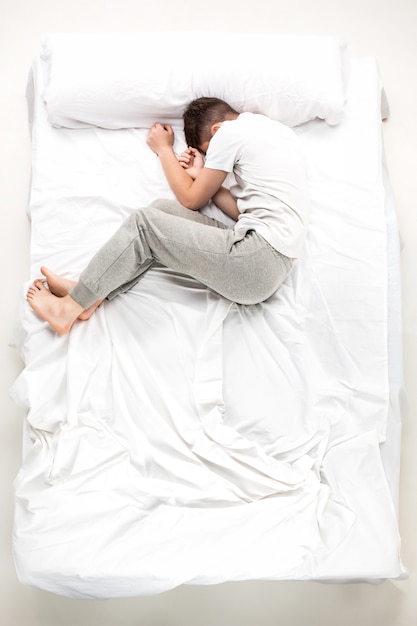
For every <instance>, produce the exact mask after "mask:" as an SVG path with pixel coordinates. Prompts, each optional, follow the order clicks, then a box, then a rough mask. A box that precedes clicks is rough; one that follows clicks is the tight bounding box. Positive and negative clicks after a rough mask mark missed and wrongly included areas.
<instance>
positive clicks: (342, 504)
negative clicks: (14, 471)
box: [13, 58, 404, 597]
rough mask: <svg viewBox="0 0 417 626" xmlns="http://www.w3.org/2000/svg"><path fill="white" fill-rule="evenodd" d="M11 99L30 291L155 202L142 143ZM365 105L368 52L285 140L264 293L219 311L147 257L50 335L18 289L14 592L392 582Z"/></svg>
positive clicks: (390, 481) (385, 297)
mask: <svg viewBox="0 0 417 626" xmlns="http://www.w3.org/2000/svg"><path fill="white" fill-rule="evenodd" d="M33 86H34V95H33V127H32V133H33V135H32V139H33V174H32V185H31V198H30V206H29V215H30V218H31V222H32V242H31V264H32V279H33V278H35V277H37V276H39V267H40V265H42V264H45V265H47V266H49V267H51V268H52V269H53V270H54V271H57V272H58V273H64V274H65V275H66V276H67V277H70V278H75V277H76V276H77V274H78V273H79V272H80V271H81V269H82V267H83V266H84V265H85V263H86V262H87V261H88V259H89V258H90V256H91V255H92V254H93V252H94V251H95V250H96V249H97V248H98V247H99V245H100V244H101V243H102V242H104V241H105V240H106V239H107V238H108V236H109V235H110V234H111V233H112V232H113V231H114V230H115V228H116V227H117V226H118V224H119V223H120V222H121V220H122V219H123V218H124V217H125V216H126V215H128V214H129V213H130V212H131V211H133V210H134V209H135V208H136V207H137V206H141V205H147V204H148V203H149V202H150V201H152V200H153V199H154V198H155V197H172V194H171V192H170V190H169V189H168V187H167V186H166V183H165V182H164V178H163V174H162V170H161V167H160V163H159V161H158V160H157V158H156V157H155V155H154V154H153V153H152V152H151V151H150V150H149V148H148V147H147V146H146V144H145V137H146V134H147V131H146V130H140V129H125V130H118V131H109V130H103V129H99V128H89V129H83V130H65V129H56V128H52V127H51V126H50V125H49V123H48V122H47V120H46V112H45V107H44V103H43V101H42V99H41V97H40V94H41V91H42V75H41V73H40V68H39V66H38V65H36V64H35V65H34V80H33ZM380 104H381V86H380V80H379V76H378V71H377V68H376V63H375V61H374V60H373V59H370V58H369V59H368V58H362V59H352V69H351V80H350V87H349V101H348V104H347V107H346V113H345V118H344V121H343V122H342V123H341V124H340V125H338V126H334V127H330V126H329V125H327V124H326V123H325V122H319V121H313V122H310V123H308V124H304V125H302V126H299V127H298V128H296V132H297V134H298V135H299V136H300V138H301V140H302V141H303V144H304V146H305V151H306V155H307V158H308V162H309V168H310V190H311V198H312V222H311V228H310V233H309V238H308V243H307V246H306V250H305V253H304V255H303V257H302V258H301V259H300V260H299V261H298V262H297V265H296V267H295V270H294V272H293V273H292V275H291V276H290V278H289V279H288V280H287V281H286V283H285V285H284V286H283V288H282V289H281V290H280V291H279V292H278V293H277V294H276V295H275V296H274V297H272V298H271V299H270V300H268V301H267V302H265V303H263V304H259V305H256V306H239V305H236V304H233V303H231V302H229V301H227V300H224V299H222V298H220V297H219V296H217V295H216V294H214V293H212V292H210V291H209V290H207V289H206V288H204V287H203V286H202V285H200V284H199V283H197V282H196V281H194V280H192V279H190V278H188V277H186V276H182V275H178V274H175V273H173V272H171V271H170V270H168V269H166V268H163V267H161V266H155V267H153V268H152V269H151V270H150V271H149V272H148V273H147V274H146V275H145V276H144V277H143V279H142V280H141V281H140V282H139V283H138V285H137V286H136V287H135V288H134V289H133V290H132V291H130V292H128V293H127V294H124V295H123V296H120V297H119V298H117V299H116V300H114V301H112V302H111V303H107V302H106V303H104V304H103V305H102V306H101V307H100V308H99V310H98V311H97V313H96V314H95V316H94V317H93V318H92V319H91V320H90V321H89V322H80V323H77V324H76V326H75V327H74V328H73V330H72V331H71V333H70V334H69V335H68V336H63V337H59V336H57V335H55V334H54V333H53V331H51V330H50V329H49V328H48V327H47V325H46V324H44V323H42V322H41V321H40V320H39V319H38V318H37V317H36V315H35V314H34V313H33V312H32V311H31V310H30V308H29V307H28V306H27V305H26V303H25V302H24V298H23V294H24V291H25V289H26V287H27V285H25V286H24V288H23V289H22V302H21V305H20V309H19V323H18V326H17V329H16V346H17V347H18V349H19V350H20V352H21V354H22V355H23V357H24V360H25V369H24V371H23V372H22V374H21V376H20V377H19V379H18V380H17V381H16V384H15V386H14V389H13V395H14V397H15V399H16V401H17V402H19V403H20V404H22V405H23V406H25V407H26V408H27V410H28V415H27V427H26V429H25V432H26V437H25V445H24V459H23V463H22V468H21V470H20V472H19V475H18V477H17V480H16V517H15V529H14V554H15V560H16V567H17V572H18V575H19V577H20V579H21V580H22V582H24V583H25V584H29V585H34V586H37V587H40V588H43V589H46V590H48V591H52V592H55V593H59V594H64V595H69V596H75V597H110V596H111V597H115V596H129V595H141V594H150V593H158V592H161V591H165V590H167V589H170V588H173V587H175V586H177V585H180V584H182V583H190V584H213V583H219V582H223V581H230V580H244V579H291V580H302V579H317V580H335V581H338V580H363V579H366V580H373V579H381V578H386V577H391V578H397V577H400V576H402V575H403V574H404V568H403V566H402V563H401V560H400V556H399V546H400V539H399V534H398V528H397V520H396V510H395V509H396V506H395V501H396V476H397V471H398V432H399V419H400V418H399V411H398V406H397V405H398V397H397V396H398V391H399V386H400V383H398V385H397V382H398V381H400V378H401V376H400V373H399V370H398V367H399V362H398V359H397V361H396V362H395V363H394V364H393V358H394V357H392V355H393V354H394V353H393V352H392V351H390V349H389V345H390V343H392V342H393V341H394V340H395V338H396V336H397V334H398V332H399V331H398V325H397V322H398V310H397V309H398V306H397V305H396V300H395V297H397V296H398V270H397V261H396V259H397V255H398V247H397V233H396V230H395V213H394V212H393V209H392V207H391V206H390V205H389V203H388V200H387V199H388V191H387V189H388V188H387V186H386V185H384V168H383V153H382V140H381V106H380ZM183 146H184V144H183V138H182V136H181V133H179V132H178V133H177V143H176V149H177V151H178V152H180V151H181V150H182V148H183ZM205 210H206V211H207V212H208V213H209V214H213V215H215V214H216V210H215V208H214V207H210V206H209V207H207V208H206V209H205ZM387 211H388V215H389V220H388V221H387ZM216 215H217V214H216ZM387 223H390V224H391V227H390V229H387ZM390 232H391V235H390V236H388V235H389V233H390ZM388 243H389V247H388ZM390 285H391V286H392V289H391V287H390V289H391V290H390V291H389V286H390ZM389 294H394V296H392V297H393V298H394V301H393V303H391V304H389V303H390V297H391V296H389ZM390 311H391V313H392V316H391V318H389V312H390ZM390 329H391V331H390ZM389 331H390V332H389ZM394 343H395V341H394ZM381 450H382V454H381Z"/></svg>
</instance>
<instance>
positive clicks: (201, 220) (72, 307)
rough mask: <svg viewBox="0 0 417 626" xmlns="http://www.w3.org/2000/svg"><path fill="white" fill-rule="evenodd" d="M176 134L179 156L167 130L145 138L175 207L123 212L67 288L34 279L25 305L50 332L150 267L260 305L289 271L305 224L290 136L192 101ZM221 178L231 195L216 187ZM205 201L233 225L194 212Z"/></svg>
mask: <svg viewBox="0 0 417 626" xmlns="http://www.w3.org/2000/svg"><path fill="white" fill-rule="evenodd" d="M184 131H185V137H186V141H187V144H188V145H189V146H190V147H189V148H188V150H187V151H185V152H184V153H183V154H182V155H181V157H180V158H179V159H178V158H177V157H176V155H175V153H174V150H173V144H174V133H173V130H172V128H171V126H168V125H165V126H164V125H162V124H160V123H158V122H157V123H156V124H154V126H153V127H152V128H151V129H150V131H149V135H148V139H147V143H148V145H149V147H150V148H151V149H152V150H153V151H154V152H155V153H156V154H157V155H158V156H159V159H160V161H161V164H162V167H163V170H164V173H165V175H166V177H167V180H168V182H169V185H170V187H171V189H172V190H173V192H174V194H175V196H176V198H177V200H178V202H175V201H172V200H158V201H156V202H154V203H153V204H151V205H150V206H149V207H147V208H144V209H139V210H137V211H136V212H135V213H134V214H132V215H131V216H130V217H129V218H128V219H127V220H126V221H125V222H124V223H123V224H122V226H121V227H120V228H119V229H118V230H117V231H116V233H115V234H114V235H113V237H112V238H111V239H110V240H109V241H108V242H107V243H106V244H105V245H104V246H103V247H102V248H101V249H100V250H99V251H98V252H97V253H96V254H95V256H94V257H93V258H92V259H91V261H90V263H89V264H88V266H87V268H86V269H85V270H84V271H83V272H82V274H81V276H80V278H79V281H78V282H77V283H76V284H75V283H74V284H73V283H72V282H71V281H67V280H65V279H62V278H61V277H59V276H57V275H55V274H53V273H52V272H50V271H49V270H47V269H45V268H42V270H41V271H42V273H43V274H44V275H45V276H46V279H47V282H48V286H49V289H46V288H45V286H44V284H43V282H42V281H41V280H37V281H35V282H34V284H33V285H32V286H31V287H30V288H29V291H28V294H27V300H28V302H29V304H30V305H31V307H32V308H33V310H34V311H35V312H36V313H37V314H38V315H39V316H40V317H41V318H42V319H44V320H46V321H47V322H48V323H49V324H50V325H51V326H52V327H53V328H54V329H55V330H56V331H57V332H58V333H60V334H63V333H66V332H68V331H69V330H70V328H71V326H72V324H73V323H74V322H75V320H76V319H77V318H80V319H88V318H89V317H90V316H91V314H92V313H93V312H94V310H95V309H96V308H97V306H98V305H99V304H100V303H101V302H102V301H103V300H104V299H105V298H108V299H111V298H113V297H114V296H116V295H117V294H119V293H121V292H123V291H126V290H127V289H129V288H130V287H132V286H133V285H134V284H135V283H136V282H137V281H138V280H139V277H140V275H141V274H142V273H143V272H144V271H146V270H147V269H148V268H149V267H150V266H151V265H152V263H153V262H154V261H158V262H159V263H161V264H163V265H165V266H167V267H169V268H171V269H173V270H175V271H178V272H180V273H183V274H188V275H190V276H192V277H193V278H195V279H197V280H199V281H200V282H202V283H203V284H205V285H206V286H207V287H209V288H210V289H213V290H214V291H216V292H218V293H219V294H221V295H222V296H224V297H225V298H228V299H230V300H232V301H234V302H237V303H240V304H255V303H259V302H262V301H264V300H266V299H267V298H268V297H270V296H271V295H272V294H273V293H274V292H275V291H276V290H277V289H278V288H279V286H280V285H281V284H282V282H283V281H284V279H285V278H286V276H287V275H288V273H289V271H290V270H291V267H292V264H293V260H294V259H295V258H297V257H298V255H299V252H300V249H301V247H302V244H303V241H304V238H305V234H306V227H307V219H308V193H307V176H306V169H305V163H304V159H303V156H302V154H301V151H300V146H299V143H298V140H297V138H296V136H295V135H294V133H293V131H291V130H290V129H289V128H287V127H286V126H284V125H282V124H280V123H279V122H275V121H272V120H270V119H269V118H267V117H264V116H262V115H258V114H252V113H241V114H239V113H238V112H237V111H235V110H234V109H233V108H231V107H230V106H229V105H228V104H227V103H226V102H224V101H222V100H219V99H217V98H199V99H197V100H194V101H193V102H192V103H191V104H190V105H189V106H188V108H187V110H186V111H185V113H184ZM201 154H204V155H205V162H203V159H202V157H201ZM229 172H233V174H234V177H235V180H236V184H235V185H234V186H233V188H232V190H231V191H232V193H230V192H229V191H228V190H227V189H225V188H224V187H222V185H223V183H224V181H225V179H226V176H227V174H228V173H229ZM211 198H213V200H214V201H215V202H216V204H217V205H218V206H219V207H220V208H221V209H222V210H223V211H224V212H225V213H227V214H228V215H229V216H231V217H232V218H233V219H234V220H236V223H235V225H234V227H233V228H227V227H225V226H224V224H222V223H220V222H218V221H216V220H213V219H211V218H208V217H206V216H205V215H203V214H201V213H199V212H198V211H197V210H198V209H200V208H201V207H203V206H204V205H205V204H206V203H207V202H208V201H209V200H210V199H211ZM54 294H55V295H54Z"/></svg>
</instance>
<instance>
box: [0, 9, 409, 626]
mask: <svg viewBox="0 0 417 626" xmlns="http://www.w3.org/2000/svg"><path fill="white" fill-rule="evenodd" d="M167 29H199V30H216V29H217V30H234V31H247V32H276V33H280V34H285V33H290V34H303V33H310V34H319V35H321V34H335V35H342V36H344V37H345V38H346V39H347V40H348V42H349V47H350V51H351V53H352V54H358V55H373V56H375V57H377V59H378V62H379V66H380V70H381V74H382V77H383V80H384V84H385V88H386V91H387V94H388V97H389V101H390V106H391V119H390V120H389V121H388V122H387V123H385V125H384V133H385V145H386V153H387V161H388V165H389V169H390V174H391V180H392V183H393V187H394V192H395V196H396V200H397V205H398V213H399V222H400V228H401V232H402V236H403V239H404V242H405V248H404V251H403V254H402V268H403V270H402V271H403V310H404V316H403V319H404V321H403V325H404V353H405V354H404V363H405V377H406V385H407V390H408V395H409V404H410V408H409V412H408V417H407V419H406V421H405V424H404V437H403V455H402V474H401V492H400V496H401V501H400V525H401V533H402V537H403V559H404V561H405V563H406V565H407V567H408V568H409V570H410V578H409V579H408V580H407V581H402V582H390V581H386V582H384V583H382V584H381V585H378V586H368V585H365V584H351V585H322V584H318V583H313V582H305V583H304V582H303V583H291V582H288V583H287V582H284V583H259V582H256V583H253V582H247V583H241V584H225V585H220V586H216V587H183V588H180V589H177V590H174V591H172V592H169V593H166V594H163V595H160V596H155V597H150V598H135V599H126V600H124V599H121V600H108V601H79V600H70V599H66V598H60V597H56V596H53V595H50V594H47V593H45V592H42V591H39V590H35V589H29V588H27V587H24V586H23V585H21V584H20V583H19V582H18V580H17V579H16V575H15V571H14V566H13V560H12V555H11V530H12V515H13V480H14V477H15V475H16V473H17V471H18V468H19V465H20V461H21V431H22V420H23V417H24V416H23V415H22V412H21V411H20V410H19V408H18V407H16V406H14V404H13V403H12V401H11V400H10V398H9V388H10V386H11V385H12V383H13V381H14V379H15V377H16V376H17V374H18V373H19V371H20V368H21V363H20V361H19V357H18V356H17V354H15V352H14V351H13V350H12V349H11V348H10V347H8V341H9V339H10V337H11V334H12V329H13V323H14V317H15V304H16V300H17V294H18V290H19V288H20V285H21V284H22V282H23V281H25V280H27V278H28V245H29V237H30V228H29V223H28V220H27V217H26V214H25V209H26V203H27V194H28V186H29V179H30V140H29V134H28V125H27V112H26V102H25V97H24V96H25V87H26V78H27V73H28V70H29V67H30V64H31V61H32V58H33V57H34V56H35V55H36V54H37V53H38V51H39V46H40V38H41V35H42V34H44V33H48V32H64V31H67V32H71V31H73V32H95V31H107V32H109V31H140V30H167ZM205 44H206V42H204V41H202V45H205ZM184 52H185V54H195V53H198V51H192V50H190V51H189V50H187V42H184ZM151 53H152V51H150V54H151ZM416 66H417V0H206V1H203V0H0V198H1V201H0V211H1V230H0V232H1V246H0V255H1V259H0V270H1V275H2V278H1V283H0V290H1V298H0V306H1V328H0V347H1V366H2V367H1V372H2V375H1V380H0V385H1V390H0V393H1V399H0V402H1V413H0V416H1V419H0V445H1V448H0V487H1V502H0V554H1V556H0V624H1V625H2V626H70V625H71V626H74V625H76V626H113V625H117V626H136V625H139V624H140V625H143V626H278V625H280V626H334V625H336V624H337V626H348V625H349V626H371V625H372V626H374V625H375V626H414V625H415V624H417V574H416V568H417V539H416V535H417V506H416V504H417V489H416V483H415V477H416V476H417V452H416V450H417V426H416V423H415V416H416V409H417V395H416V387H417V385H416V375H417V359H416V354H417V336H416V335H417V288H416V287H415V285H416V279H415V270H416V268H417V263H416V256H417V241H416V239H417V233H416V224H417V122H416V116H417V69H416Z"/></svg>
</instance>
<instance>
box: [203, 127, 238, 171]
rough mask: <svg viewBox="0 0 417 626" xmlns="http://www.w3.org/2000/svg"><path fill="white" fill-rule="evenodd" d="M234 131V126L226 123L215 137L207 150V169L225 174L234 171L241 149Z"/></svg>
mask: <svg viewBox="0 0 417 626" xmlns="http://www.w3.org/2000/svg"><path fill="white" fill-rule="evenodd" d="M233 131H234V129H233V125H232V124H230V123H228V122H224V123H223V125H222V126H221V127H220V128H219V130H218V131H217V133H215V135H213V137H212V139H211V141H210V144H209V147H208V150H207V154H206V160H205V167H207V168H209V169H212V170H222V171H223V172H232V171H233V168H234V165H235V163H236V162H237V160H238V153H239V148H240V145H239V144H240V142H239V137H238V136H236V133H235V132H233Z"/></svg>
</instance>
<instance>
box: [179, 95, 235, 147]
mask: <svg viewBox="0 0 417 626" xmlns="http://www.w3.org/2000/svg"><path fill="white" fill-rule="evenodd" d="M235 115H238V112H237V111H235V110H234V109H233V108H232V107H231V106H230V105H229V104H228V103H227V102H225V101H224V100H220V99H219V98H205V97H204V98H197V100H193V101H192V102H190V104H189V105H188V106H187V108H186V109H185V111H184V115H183V120H184V133H185V140H186V142H187V145H188V146H191V147H192V148H198V147H199V146H201V144H202V143H204V142H205V141H210V139H211V127H212V126H213V124H216V123H218V122H224V121H225V120H226V119H228V118H230V117H234V116H235Z"/></svg>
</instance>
